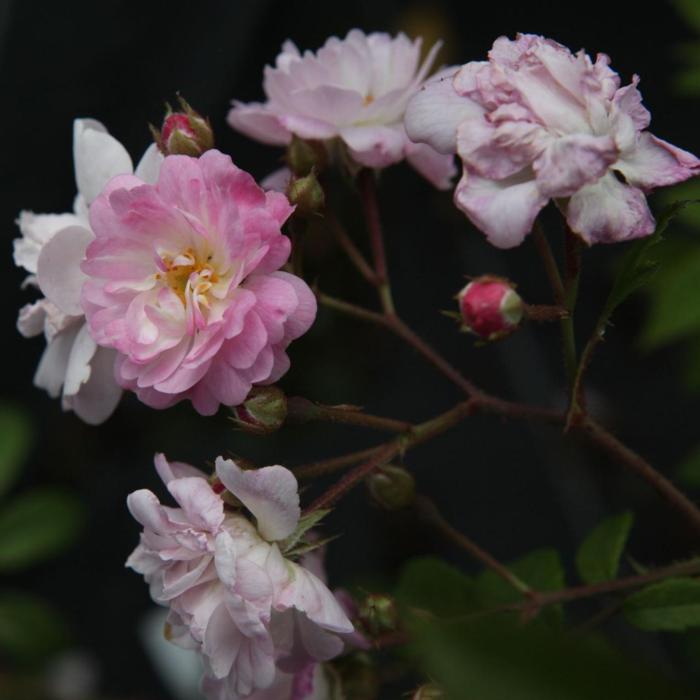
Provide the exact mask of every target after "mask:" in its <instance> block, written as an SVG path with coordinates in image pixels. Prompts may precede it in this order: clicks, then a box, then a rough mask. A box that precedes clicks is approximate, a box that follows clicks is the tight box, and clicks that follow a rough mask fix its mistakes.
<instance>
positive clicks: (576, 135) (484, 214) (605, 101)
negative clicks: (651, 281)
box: [405, 34, 700, 248]
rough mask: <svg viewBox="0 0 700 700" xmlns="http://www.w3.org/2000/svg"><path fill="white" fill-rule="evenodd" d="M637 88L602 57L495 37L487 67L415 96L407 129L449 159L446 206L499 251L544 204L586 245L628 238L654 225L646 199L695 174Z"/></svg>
mask: <svg viewBox="0 0 700 700" xmlns="http://www.w3.org/2000/svg"><path fill="white" fill-rule="evenodd" d="M638 82H639V79H638V78H637V76H634V77H633V79H632V83H631V84H629V85H626V86H624V87H620V77H619V76H618V74H617V73H615V72H614V71H613V70H611V68H610V67H609V59H608V57H607V56H605V55H604V54H599V55H598V56H597V58H596V60H595V62H594V61H592V60H591V58H590V57H589V56H588V55H587V54H586V53H585V52H584V51H579V52H578V53H577V54H572V53H571V52H570V51H569V50H568V49H567V48H566V47H564V46H562V45H561V44H558V43H556V42H554V41H551V40H549V39H544V38H542V37H539V36H534V35H531V34H519V35H518V36H517V38H516V40H515V41H511V40H510V39H507V38H506V37H501V38H499V39H497V40H496V42H495V43H494V45H493V48H492V49H491V51H490V52H489V60H488V61H484V62H472V63H467V64H466V65H465V66H463V67H462V68H461V69H460V70H458V71H457V72H456V73H455V74H454V75H453V76H452V77H450V78H444V79H443V80H441V81H438V82H433V83H430V84H428V85H427V86H426V87H425V88H424V89H423V90H422V91H421V92H420V93H419V94H418V95H416V96H415V97H414V98H413V99H412V101H411V102H410V104H409V106H408V109H407V111H406V120H405V121H406V129H407V131H408V134H409V136H410V137H411V138H412V139H414V140H416V141H421V142H425V143H427V144H429V145H431V146H432V147H433V148H435V149H436V150H438V151H440V152H441V153H454V152H457V153H458V154H459V156H460V158H461V159H462V162H463V165H464V170H463V176H462V179H461V180H460V182H459V184H458V186H457V189H456V191H455V203H456V204H457V206H458V207H459V208H460V209H462V210H463V211H464V212H465V213H466V215H467V216H468V217H469V218H470V219H471V220H472V222H473V223H474V224H475V225H476V226H477V227H478V228H480V229H481V230H482V231H483V232H484V233H485V234H486V236H487V237H488V239H489V241H490V242H491V243H493V244H494V245H496V246H498V247H500V248H510V247H513V246H516V245H518V244H519V243H521V242H522V240H523V238H524V237H525V236H526V235H527V234H528V233H529V232H530V230H531V228H532V225H533V222H534V220H535V218H536V217H537V214H538V213H539V211H540V210H541V209H542V208H543V207H544V206H545V205H546V204H547V202H548V201H549V200H550V199H553V200H554V201H555V202H556V204H557V206H558V207H559V208H560V209H561V211H562V212H563V214H564V215H565V217H566V220H567V223H568V225H569V227H570V228H571V229H572V231H574V233H577V234H578V235H579V236H581V238H583V240H584V241H586V242H587V243H589V244H592V243H611V242H616V241H622V240H627V239H632V238H638V237H641V236H646V235H649V234H650V233H652V232H653V231H654V228H655V221H654V217H653V216H652V214H651V212H650V211H649V207H648V206H647V202H646V197H645V194H646V193H647V192H649V191H651V190H652V189H654V188H655V187H660V186H663V185H670V184H673V183H676V182H681V181H682V180H685V179H687V178H689V177H693V176H695V175H696V174H698V172H700V161H699V160H698V159H697V158H696V157H695V156H693V155H692V154H690V153H688V152H686V151H682V150H681V149H679V148H676V147H675V146H672V145H671V144H669V143H667V142H665V141H662V140H661V139H658V138H656V137H655V136H653V135H652V134H651V133H649V132H648V131H645V129H646V128H647V127H648V126H649V122H650V119H651V117H650V115H649V112H648V111H647V110H646V108H645V107H644V106H643V105H642V103H641V95H640V93H639V91H638V90H637V83H638Z"/></svg>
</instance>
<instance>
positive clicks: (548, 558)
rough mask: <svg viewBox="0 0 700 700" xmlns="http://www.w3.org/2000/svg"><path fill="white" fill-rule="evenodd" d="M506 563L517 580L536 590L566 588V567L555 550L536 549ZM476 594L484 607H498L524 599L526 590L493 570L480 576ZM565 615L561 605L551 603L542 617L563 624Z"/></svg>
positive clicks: (476, 584) (476, 585) (550, 621)
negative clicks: (516, 586) (511, 583)
mask: <svg viewBox="0 0 700 700" xmlns="http://www.w3.org/2000/svg"><path fill="white" fill-rule="evenodd" d="M506 566H507V567H508V569H509V570H510V572H511V573H512V574H514V575H515V577H516V578H517V579H519V580H520V581H522V582H523V583H525V584H526V585H527V586H529V587H530V588H532V589H533V590H535V591H558V590H560V589H562V588H565V587H566V581H565V578H564V567H563V566H562V563H561V558H560V557H559V554H558V552H557V551H556V550H555V549H549V548H545V549H536V550H534V551H532V552H530V553H528V554H526V555H525V556H523V557H521V558H520V559H516V560H515V561H513V562H510V563H508V564H506ZM475 596H476V599H477V600H478V602H479V605H480V606H481V607H482V608H495V607H498V606H500V605H505V604H507V603H515V602H517V601H519V600H522V599H523V595H522V593H519V592H518V591H517V590H516V589H515V588H514V587H513V586H511V585H510V584H509V583H508V582H507V581H505V580H504V579H503V578H502V577H501V576H499V575H498V574H496V573H495V572H493V571H490V570H486V571H484V572H482V573H481V574H480V575H479V576H478V577H477V579H476V581H475ZM563 614H564V613H563V608H562V606H561V605H551V606H548V607H547V608H545V609H544V610H543V611H542V618H543V619H544V620H545V621H547V622H548V623H549V624H553V625H559V624H561V622H562V620H563Z"/></svg>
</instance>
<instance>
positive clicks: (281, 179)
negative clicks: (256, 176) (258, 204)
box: [260, 167, 292, 193]
mask: <svg viewBox="0 0 700 700" xmlns="http://www.w3.org/2000/svg"><path fill="white" fill-rule="evenodd" d="M291 179H292V171H291V170H290V169H289V168H287V167H284V168H278V169H277V170H273V171H272V172H271V173H270V174H269V175H267V176H266V177H264V178H263V179H262V180H261V181H260V187H262V188H263V189H264V190H273V191H274V192H280V193H284V192H286V191H287V185H289V181H290V180H291Z"/></svg>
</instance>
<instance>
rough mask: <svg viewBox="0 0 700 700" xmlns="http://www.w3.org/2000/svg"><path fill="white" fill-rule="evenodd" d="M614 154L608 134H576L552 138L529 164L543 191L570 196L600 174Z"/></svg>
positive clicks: (615, 148) (615, 156) (559, 195)
mask: <svg viewBox="0 0 700 700" xmlns="http://www.w3.org/2000/svg"><path fill="white" fill-rule="evenodd" d="M617 157H618V150H617V146H616V145H615V141H614V139H613V138H612V137H611V136H589V135H588V134H575V135H573V136H562V137H561V138H558V139H555V140H554V141H552V142H551V143H550V144H549V146H548V147H547V148H546V149H545V150H544V151H543V153H542V155H540V157H539V158H537V159H536V160H535V162H534V163H533V166H532V167H533V170H534V171H535V174H536V177H537V185H538V187H539V189H540V191H541V192H542V193H543V194H545V195H547V196H548V197H570V196H571V195H572V194H574V193H575V192H577V191H578V190H580V189H581V187H583V186H584V185H587V184H589V183H591V182H595V181H596V180H598V178H600V177H602V176H603V175H604V174H605V173H606V172H607V170H608V168H609V167H610V165H612V164H613V163H614V162H615V161H616V160H617Z"/></svg>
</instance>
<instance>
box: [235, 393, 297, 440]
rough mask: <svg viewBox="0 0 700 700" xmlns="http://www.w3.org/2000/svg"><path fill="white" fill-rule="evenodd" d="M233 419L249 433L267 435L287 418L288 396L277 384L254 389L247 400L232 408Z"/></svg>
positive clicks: (279, 426)
mask: <svg viewBox="0 0 700 700" xmlns="http://www.w3.org/2000/svg"><path fill="white" fill-rule="evenodd" d="M231 412H232V413H233V416H232V418H231V420H232V421H233V422H234V423H235V424H236V426H237V427H238V428H240V429H241V430H244V431H245V432H248V433H256V434H258V435H266V434H267V433H274V432H275V431H276V430H279V428H281V427H282V425H283V424H284V421H285V420H286V418H287V397H286V396H285V394H284V392H283V391H282V390H281V389H279V388H277V387H276V386H259V387H255V388H253V389H252V391H251V392H250V393H249V394H248V397H247V398H246V400H245V401H244V402H243V403H242V404H241V405H239V406H234V407H233V408H232V409H231Z"/></svg>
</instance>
